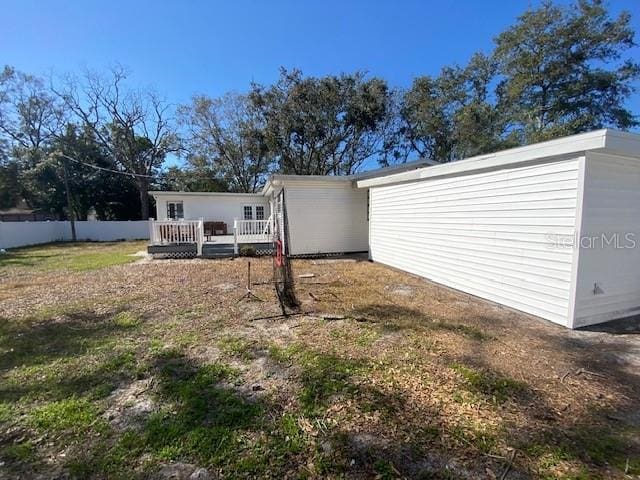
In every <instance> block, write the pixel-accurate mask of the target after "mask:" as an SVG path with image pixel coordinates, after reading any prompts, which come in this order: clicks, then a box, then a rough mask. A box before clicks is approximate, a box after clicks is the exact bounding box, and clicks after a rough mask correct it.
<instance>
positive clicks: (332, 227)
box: [284, 180, 368, 255]
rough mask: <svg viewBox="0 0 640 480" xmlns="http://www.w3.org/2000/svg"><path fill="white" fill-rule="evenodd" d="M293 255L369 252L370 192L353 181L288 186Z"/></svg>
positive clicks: (304, 183) (289, 222)
mask: <svg viewBox="0 0 640 480" xmlns="http://www.w3.org/2000/svg"><path fill="white" fill-rule="evenodd" d="M284 191H285V201H286V207H287V218H288V224H289V238H290V241H291V244H290V253H291V254H292V255H311V254H319V253H340V252H365V251H367V246H368V245H367V192H366V190H358V189H355V188H353V186H352V184H351V182H349V181H344V182H341V181H336V180H330V181H325V182H322V181H319V182H310V181H304V182H295V181H287V182H286V183H285V185H284Z"/></svg>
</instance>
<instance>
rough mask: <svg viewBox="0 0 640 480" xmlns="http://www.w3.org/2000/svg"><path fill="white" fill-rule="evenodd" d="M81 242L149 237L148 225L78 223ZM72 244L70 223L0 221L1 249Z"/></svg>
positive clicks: (145, 221) (133, 223) (77, 232)
mask: <svg viewBox="0 0 640 480" xmlns="http://www.w3.org/2000/svg"><path fill="white" fill-rule="evenodd" d="M76 237H77V239H78V240H79V241H82V240H89V241H94V242H108V241H114V240H142V239H148V238H149V222H148V221H147V220H139V221H132V222H117V221H113V222H112V221H104V222H100V221H77V222H76ZM62 241H67V242H68V241H71V225H70V223H69V222H67V221H64V222H0V248H17V247H23V246H26V245H37V244H40V243H50V242H62Z"/></svg>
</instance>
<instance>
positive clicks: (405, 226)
mask: <svg viewBox="0 0 640 480" xmlns="http://www.w3.org/2000/svg"><path fill="white" fill-rule="evenodd" d="M261 195H263V196H264V197H265V198H268V199H269V205H270V211H274V208H280V207H278V206H277V205H276V204H274V199H276V198H277V196H278V195H280V196H281V198H283V199H284V201H285V204H286V213H287V217H288V218H287V220H288V227H289V236H290V238H289V241H290V244H289V253H290V254H291V255H312V254H331V253H340V252H355V251H368V253H369V258H370V259H371V260H373V261H375V262H380V263H383V264H386V265H389V266H392V267H395V268H398V269H401V270H404V271H407V272H410V273H413V274H416V275H420V276H422V277H425V278H428V279H430V280H432V281H435V282H438V283H440V284H442V285H446V286H448V287H452V288H455V289H458V290H461V291H464V292H467V293H470V294H473V295H476V296H478V297H481V298H485V299H488V300H491V301H494V302H497V303H500V304H502V305H506V306H508V307H512V308H514V309H517V310H520V311H523V312H526V313H529V314H533V315H536V316H538V317H541V318H544V319H547V320H550V321H552V322H555V323H558V324H561V325H564V326H566V327H569V328H577V327H581V326H586V325H591V324H596V323H600V322H604V321H608V320H612V319H615V318H622V317H626V316H631V315H635V314H638V313H640V135H638V134H632V133H625V132H619V131H614V130H598V131H594V132H589V133H584V134H579V135H573V136H569V137H565V138H560V139H556V140H551V141H547V142H542V143H538V144H534V145H528V146H524V147H519V148H514V149H509V150H505V151H501V152H496V153H493V154H489V155H481V156H477V157H473V158H468V159H465V160H461V161H456V162H452V163H447V164H439V165H429V166H425V165H411V166H409V167H407V168H405V169H404V170H395V171H393V170H391V171H390V170H384V169H382V170H378V171H374V172H369V173H366V174H362V175H361V176H359V175H355V176H351V177H297V176H287V175H276V176H273V177H272V178H271V179H270V180H269V182H267V185H266V186H265V188H264V189H263V191H262V192H261ZM187 198H188V196H184V197H183V201H187ZM184 208H186V207H184ZM247 212H248V210H247ZM244 218H248V214H247V216H246V217H244ZM251 221H253V222H255V221H256V220H251ZM238 228H241V224H238V223H237V222H236V230H235V231H236V232H238ZM261 233H266V235H265V236H264V237H263V239H264V240H265V241H269V236H268V234H269V232H268V229H266V230H263V231H262V232H261Z"/></svg>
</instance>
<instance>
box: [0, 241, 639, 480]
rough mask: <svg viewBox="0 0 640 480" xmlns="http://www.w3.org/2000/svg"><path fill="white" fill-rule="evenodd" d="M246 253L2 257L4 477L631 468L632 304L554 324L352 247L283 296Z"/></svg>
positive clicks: (578, 472) (606, 472) (624, 473)
mask: <svg viewBox="0 0 640 480" xmlns="http://www.w3.org/2000/svg"><path fill="white" fill-rule="evenodd" d="M60 248H64V247H60ZM248 261H249V260H248V259H236V260H200V259H195V260H155V261H150V260H148V259H144V258H143V259H140V260H136V261H134V262H133V263H129V264H124V265H115V266H108V267H105V268H101V269H98V270H88V271H71V270H68V269H65V268H63V267H62V268H59V269H53V270H51V269H48V270H38V269H37V267H34V266H32V265H8V266H4V267H0V317H1V318H0V322H2V330H0V333H1V334H2V336H1V337H0V338H1V340H0V374H1V376H2V377H1V378H2V381H1V383H2V386H0V428H1V430H0V458H1V460H2V461H1V462H0V463H1V467H0V478H33V477H38V476H39V478H66V477H68V476H71V477H74V476H75V477H78V478H89V477H92V478H132V477H140V478H149V477H154V478H447V479H448V478H499V479H521V478H566V479H582V478H638V476H639V475H640V377H639V374H640V321H638V320H637V319H635V320H628V321H624V322H618V323H613V324H608V325H605V326H604V327H599V328H592V329H590V330H580V331H569V330H567V329H564V328H562V327H559V326H556V325H554V324H551V323H549V322H546V321H543V320H540V319H538V318H535V317H531V316H528V315H525V314H522V313H518V312H515V311H513V310H510V309H507V308H504V307H501V306H498V305H495V304H492V303H489V302H485V301H482V300H480V299H477V298H474V297H472V296H469V295H466V294H463V293H460V292H456V291H453V290H450V289H447V288H444V287H442V286H438V285H435V284H433V283H430V282H428V281H426V280H424V279H420V278H417V277H414V276H411V275H409V274H406V273H403V272H399V271H395V270H393V269H390V268H388V267H385V266H383V265H378V264H374V263H370V262H367V261H364V260H353V259H328V260H296V261H295V262H294V267H293V268H294V274H295V276H296V292H297V296H298V298H299V299H300V301H301V304H302V306H301V309H300V312H299V313H298V314H295V315H291V316H288V317H282V316H279V314H280V313H281V312H280V307H279V305H278V303H277V301H276V297H275V293H274V289H273V284H272V264H271V260H270V259H267V258H261V259H250V261H251V267H252V282H253V285H252V291H253V293H254V294H255V295H256V296H257V297H258V298H259V299H260V300H255V299H254V300H251V299H246V298H243V295H244V294H245V291H246V290H245V285H246V275H247V262H248ZM300 275H302V277H300Z"/></svg>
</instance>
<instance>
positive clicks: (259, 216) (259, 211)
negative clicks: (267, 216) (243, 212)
mask: <svg viewBox="0 0 640 480" xmlns="http://www.w3.org/2000/svg"><path fill="white" fill-rule="evenodd" d="M256 220H264V205H256Z"/></svg>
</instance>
